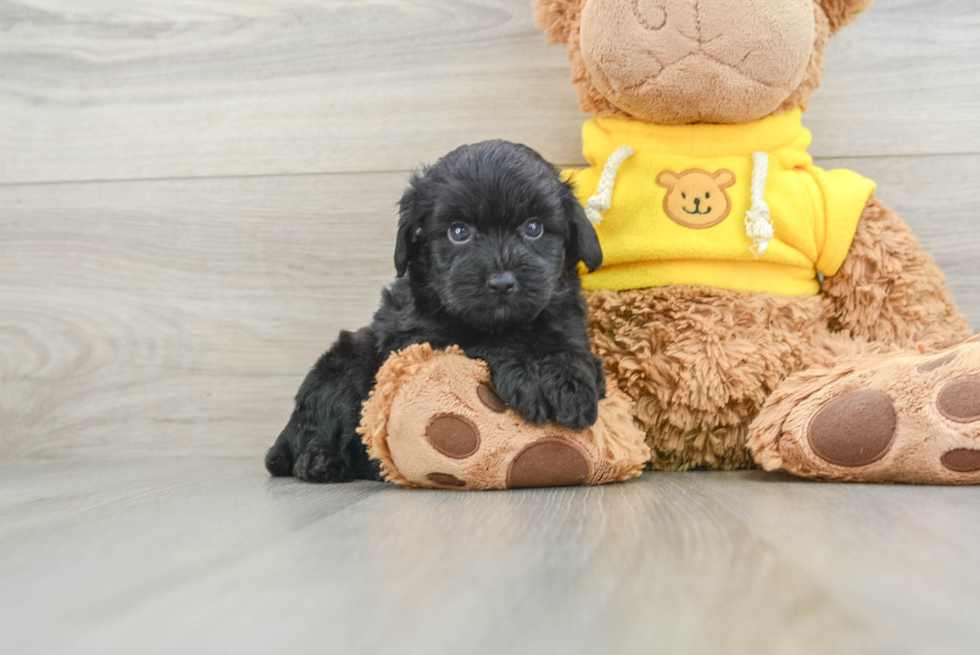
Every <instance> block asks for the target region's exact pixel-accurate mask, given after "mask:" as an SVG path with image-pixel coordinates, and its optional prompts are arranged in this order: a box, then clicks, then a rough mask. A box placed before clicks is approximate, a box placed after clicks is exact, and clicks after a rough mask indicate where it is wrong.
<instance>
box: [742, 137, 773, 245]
mask: <svg viewBox="0 0 980 655" xmlns="http://www.w3.org/2000/svg"><path fill="white" fill-rule="evenodd" d="M768 174H769V155H767V154H766V153H764V152H753V153H752V206H751V207H749V211H747V212H745V233H746V234H747V235H748V236H749V238H750V239H752V245H751V246H750V247H749V250H750V251H751V252H752V254H753V255H755V258H756V259H758V258H759V257H761V256H762V255H763V254H764V253H765V252H766V249H767V248H769V242H770V241H772V238H773V237H774V236H775V235H776V231H775V230H774V229H773V227H772V218H770V216H769V205H767V204H766V176H767V175H768Z"/></svg>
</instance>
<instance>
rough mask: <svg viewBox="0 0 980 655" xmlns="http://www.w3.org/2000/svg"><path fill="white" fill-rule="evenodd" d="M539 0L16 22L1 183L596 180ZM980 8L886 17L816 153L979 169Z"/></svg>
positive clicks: (0, 93)
mask: <svg viewBox="0 0 980 655" xmlns="http://www.w3.org/2000/svg"><path fill="white" fill-rule="evenodd" d="M528 5H529V1H528V0H383V1H382V0H378V1H372V2H347V1H339V0H331V1H328V2H323V1H315V0H291V1H290V2H283V3H274V2H258V1H248V0H233V1H231V2H224V1H223V2H218V1H217V0H197V1H194V2H186V3H177V4H175V3H162V4H161V3H159V2H153V1H150V0H140V1H138V2H126V3H121V2H118V1H117V0H90V1H88V2H84V3H77V2H69V1H68V0H18V1H17V2H8V3H4V4H2V5H0V26H2V27H3V35H4V37H3V39H2V40H0V144H3V145H2V152H3V154H2V156H0V183H15V182H39V181H53V180H97V179H134V178H162V177H199V176H230V175H256V174H296V173H310V172H323V173H326V172H348V171H386V170H405V169H409V168H412V167H414V166H416V165H417V164H418V163H419V162H422V161H430V160H432V159H434V158H435V157H437V156H438V155H441V154H442V153H444V152H446V151H448V150H449V149H451V148H452V147H455V146H456V145H459V144H460V143H465V142H473V141H478V140H482V139H486V138H506V139H511V140H515V141H522V142H526V143H528V144H529V145H531V146H533V147H535V148H537V149H539V150H540V151H541V152H542V153H543V154H544V155H545V156H546V157H547V158H549V159H550V160H552V161H556V162H560V163H563V164H575V163H581V161H582V158H581V154H580V143H579V130H580V127H581V122H582V120H583V118H585V117H584V115H582V114H581V113H580V112H579V110H578V107H577V103H576V99H575V92H574V90H573V89H572V87H571V85H570V83H569V81H568V76H569V66H568V63H567V61H566V59H565V54H564V49H563V47H561V46H551V47H549V46H547V45H545V43H544V39H543V36H542V35H541V34H540V33H539V32H538V31H537V30H536V29H535V28H534V27H533V25H532V24H531V10H530V7H529V6H528ZM978 20H980V5H978V4H977V3H976V2H973V0H945V1H944V2H942V3H939V4H937V3H935V2H930V1H928V0H890V1H889V2H879V3H877V5H876V6H875V7H873V8H872V9H871V10H870V11H869V12H868V13H867V14H866V15H865V16H863V17H862V18H861V20H860V21H859V22H858V23H857V24H856V25H855V26H852V27H849V28H848V29H847V30H845V31H844V32H842V33H841V34H840V35H839V36H838V37H836V39H835V40H834V41H832V43H831V46H830V49H829V51H828V54H827V59H826V63H827V73H826V75H825V82H824V88H823V89H821V90H820V91H818V93H817V94H816V96H815V97H814V99H813V102H812V105H811V108H810V112H809V114H808V116H807V124H808V125H809V126H810V127H811V128H812V129H813V130H814V134H815V140H814V146H813V149H812V152H813V153H814V154H815V155H817V156H824V157H845V156H883V155H897V154H924V153H925V154H937V153H939V154H948V153H978V152H980V114H978V113H977V112H976V107H977V105H978V103H980V64H978V63H977V62H980V39H978V38H977V24H978V23H977V21H978Z"/></svg>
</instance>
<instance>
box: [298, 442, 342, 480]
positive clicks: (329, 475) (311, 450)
mask: <svg viewBox="0 0 980 655" xmlns="http://www.w3.org/2000/svg"><path fill="white" fill-rule="evenodd" d="M293 475H294V476H296V477H297V478H299V479H300V480H303V481H304V482H347V481H348V480H351V479H352V476H351V474H350V471H349V470H348V467H347V466H346V464H345V463H344V461H343V459H342V458H341V457H340V456H339V455H338V454H337V452H336V451H335V450H334V449H333V448H331V447H329V446H326V445H323V444H318V443H315V442H314V443H310V444H309V445H307V446H306V449H305V450H303V452H302V453H300V454H299V457H297V458H296V463H295V464H293Z"/></svg>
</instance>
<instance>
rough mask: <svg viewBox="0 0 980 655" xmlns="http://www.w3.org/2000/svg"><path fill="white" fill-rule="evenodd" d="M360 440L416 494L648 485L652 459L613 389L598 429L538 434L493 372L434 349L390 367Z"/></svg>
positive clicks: (418, 350) (396, 357)
mask: <svg viewBox="0 0 980 655" xmlns="http://www.w3.org/2000/svg"><path fill="white" fill-rule="evenodd" d="M359 432H360V433H361V435H362V437H363V439H364V443H365V445H367V448H368V454H369V455H370V456H371V457H372V458H375V459H378V460H380V462H381V466H382V471H383V474H384V477H385V479H387V480H388V481H390V482H395V483H398V484H402V485H405V486H409V487H431V488H440V489H460V490H474V489H507V488H518V487H551V486H565V485H581V484H586V485H592V484H602V483H604V482H612V481H616V480H626V479H628V478H631V477H635V476H637V475H639V474H640V472H641V470H642V469H643V466H644V464H645V463H646V462H647V460H648V459H649V457H650V449H649V448H648V447H647V445H646V444H645V443H644V435H643V432H642V431H641V430H639V429H638V428H637V427H636V426H635V425H634V424H633V415H632V407H631V404H630V402H629V399H628V398H627V397H626V396H625V395H624V394H622V393H621V392H619V391H618V390H617V389H616V388H615V387H614V386H613V385H612V383H611V382H610V383H609V386H608V387H607V394H606V398H605V399H603V400H602V401H601V402H600V404H599V418H598V420H597V421H596V423H595V425H593V426H592V427H591V428H589V429H586V430H582V431H579V432H576V431H573V430H569V429H567V428H563V427H561V426H558V425H554V424H551V425H543V426H535V425H529V424H527V423H525V422H524V421H523V420H522V419H521V418H520V417H519V416H518V415H517V414H515V413H514V412H513V411H511V410H509V409H508V408H507V406H506V404H505V403H504V402H503V400H501V399H500V397H499V396H498V395H497V394H496V392H495V391H494V389H493V385H492V382H491V380H490V372H489V370H488V369H487V366H486V364H484V363H483V362H481V361H478V360H473V359H469V358H467V357H465V356H464V355H463V354H462V351H460V350H459V349H458V348H450V349H447V350H446V351H433V350H432V348H431V347H430V346H429V345H428V344H423V345H418V346H410V347H409V348H406V349H405V350H403V351H402V352H400V353H396V354H393V355H392V356H391V357H390V358H389V359H388V361H387V362H386V363H385V364H384V366H383V367H382V368H381V370H380V371H379V372H378V375H377V383H376V385H375V389H374V391H373V392H372V394H371V397H370V398H369V399H368V400H367V402H365V404H364V411H363V413H362V421H361V427H360V428H359Z"/></svg>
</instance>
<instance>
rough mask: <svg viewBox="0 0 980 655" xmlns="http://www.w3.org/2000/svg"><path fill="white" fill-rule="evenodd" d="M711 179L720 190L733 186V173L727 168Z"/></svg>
mask: <svg viewBox="0 0 980 655" xmlns="http://www.w3.org/2000/svg"><path fill="white" fill-rule="evenodd" d="M711 177H713V178H714V179H715V182H716V183H717V184H718V186H719V187H720V188H722V189H727V188H728V187H730V186H731V185H733V184H735V173H733V172H731V171H730V170H728V169H727V168H723V169H721V170H720V171H718V172H716V173H715V174H714V175H712V176H711Z"/></svg>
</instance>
